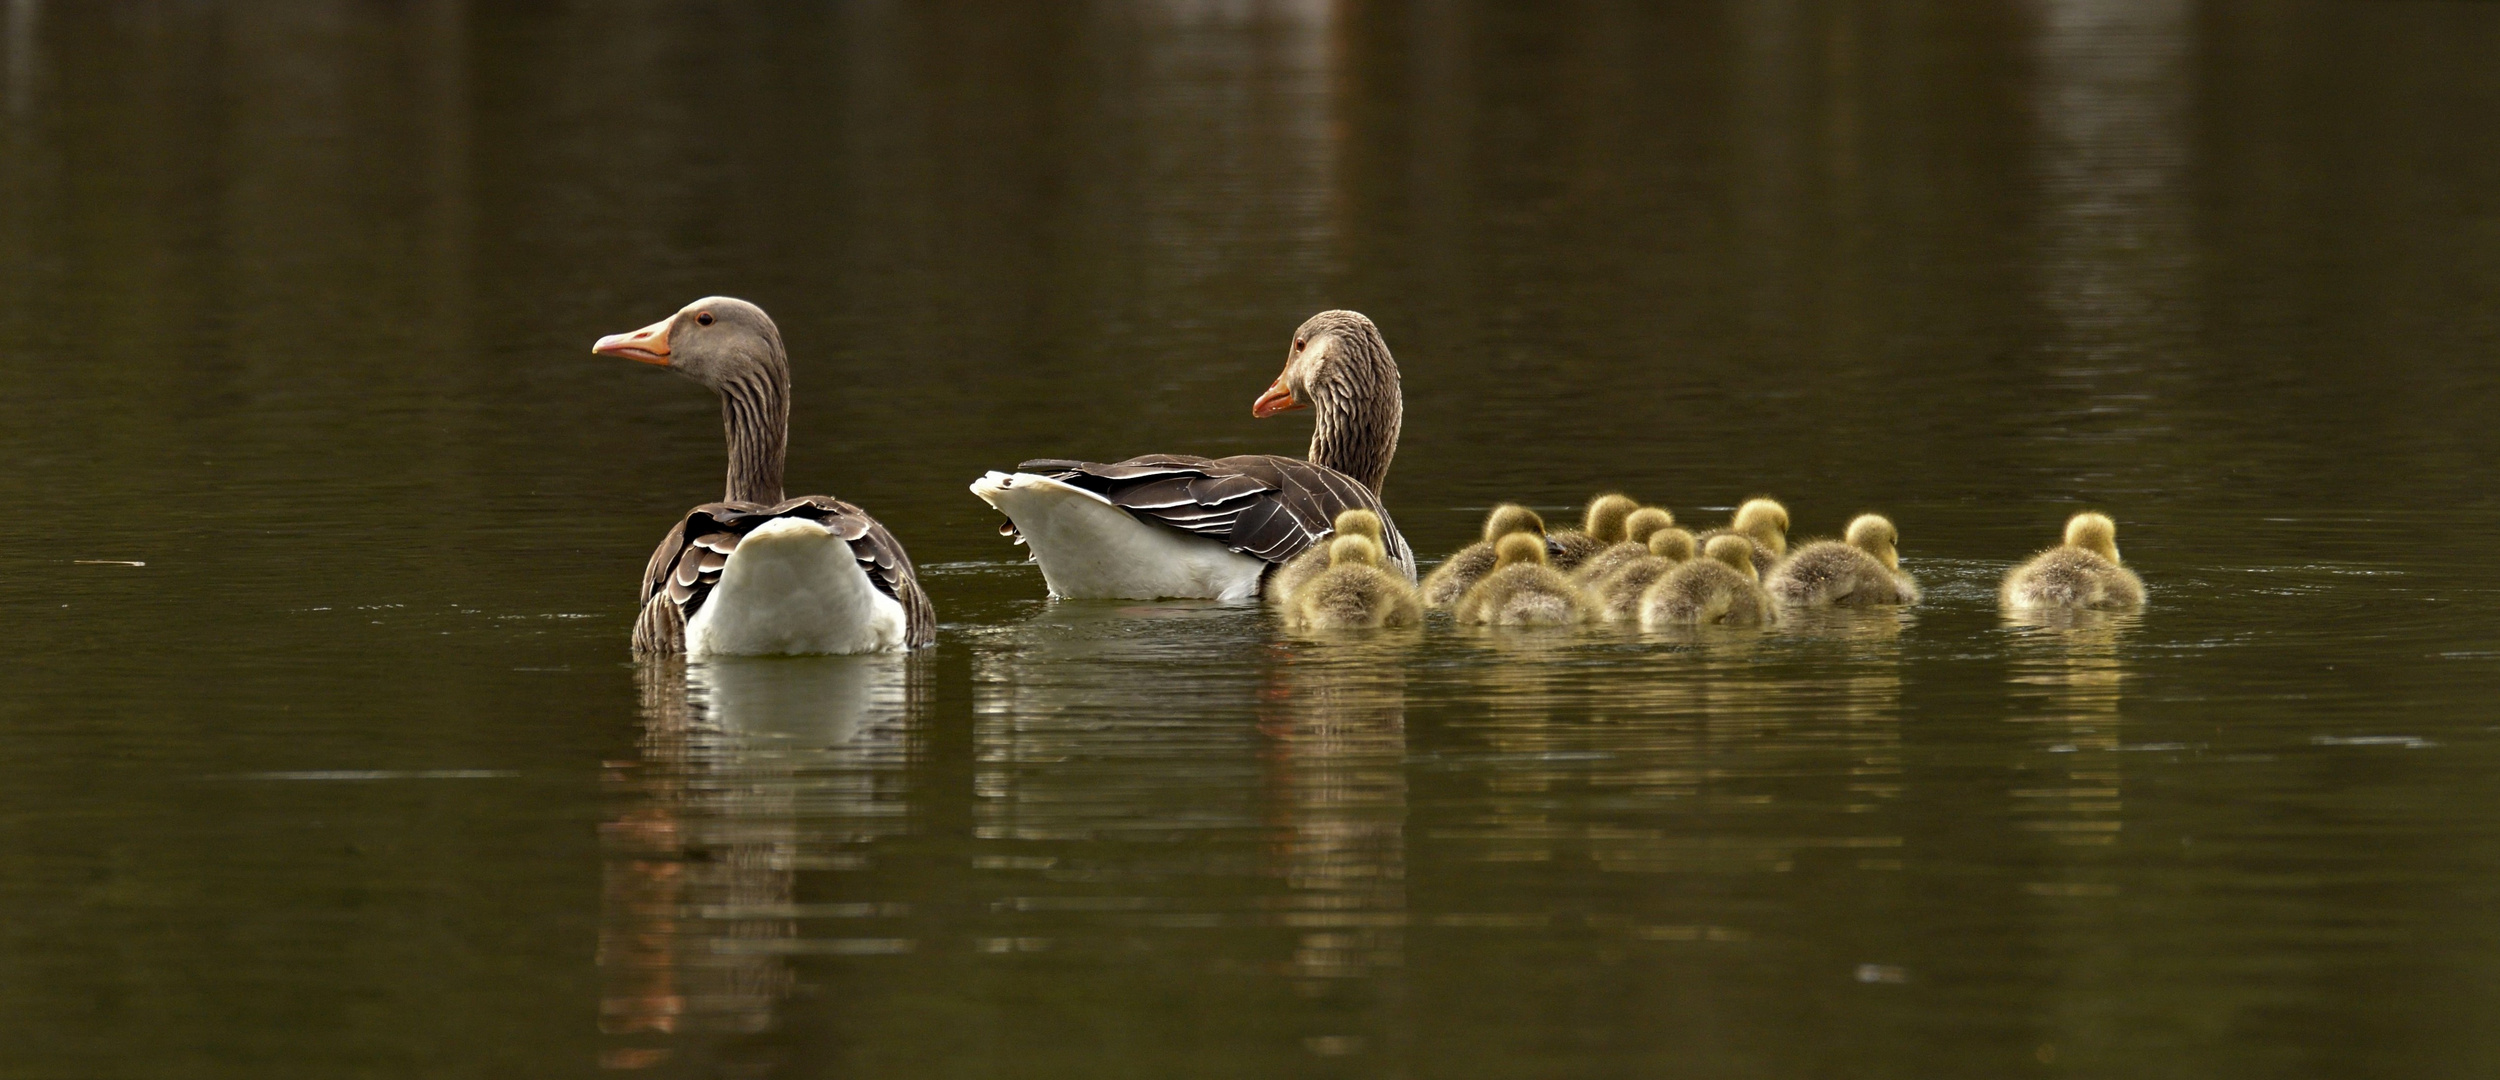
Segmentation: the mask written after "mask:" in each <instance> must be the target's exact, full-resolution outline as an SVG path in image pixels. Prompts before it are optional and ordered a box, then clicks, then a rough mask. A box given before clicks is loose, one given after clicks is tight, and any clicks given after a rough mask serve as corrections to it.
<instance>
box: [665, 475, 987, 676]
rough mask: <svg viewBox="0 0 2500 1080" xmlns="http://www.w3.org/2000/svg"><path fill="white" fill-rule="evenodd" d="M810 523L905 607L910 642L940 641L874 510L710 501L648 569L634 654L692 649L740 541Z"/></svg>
mask: <svg viewBox="0 0 2500 1080" xmlns="http://www.w3.org/2000/svg"><path fill="white" fill-rule="evenodd" d="M785 517H795V518H804V519H806V520H809V521H813V522H815V523H817V524H819V525H822V526H824V527H825V528H826V529H828V530H830V531H831V532H832V533H833V535H834V536H836V537H838V538H840V539H841V540H843V541H844V542H846V543H848V544H849V545H850V547H851V555H852V557H853V558H855V559H857V560H858V561H859V568H860V571H861V572H862V573H865V574H866V575H868V581H869V584H871V585H873V586H875V587H876V589H877V591H878V592H881V593H884V594H885V595H886V596H888V597H891V598H892V599H893V600H894V601H895V602H896V603H899V604H901V605H902V606H903V613H904V644H905V645H906V646H908V647H910V648H915V649H916V648H919V647H921V646H923V645H927V644H930V643H931V642H934V641H936V640H937V612H936V609H935V608H934V607H932V606H931V605H930V603H929V596H928V594H927V593H926V592H923V591H922V590H921V588H920V577H919V574H918V573H917V572H916V571H915V570H914V569H913V568H912V564H911V556H909V555H907V554H904V552H903V545H902V544H901V542H899V541H897V540H895V539H894V534H892V533H889V532H887V531H886V529H885V526H884V525H882V524H879V523H878V522H877V519H875V518H873V517H870V516H868V512H867V511H865V510H861V509H860V508H859V507H856V506H853V505H851V504H849V503H846V502H843V501H842V500H840V499H835V498H831V497H828V496H824V495H803V496H800V497H798V498H795V499H784V500H782V501H781V502H778V503H773V504H771V505H766V504H764V503H755V502H716V503H705V504H703V505H701V506H698V507H695V508H694V509H693V510H691V511H689V512H687V514H686V516H685V517H683V518H680V519H678V522H677V524H676V526H675V527H673V528H671V529H669V531H668V535H667V536H665V537H663V538H661V540H660V546H659V547H658V548H656V549H654V550H653V551H652V552H651V561H650V562H649V563H648V564H646V565H645V566H644V567H643V572H642V595H641V599H642V614H641V617H640V618H638V619H636V620H635V623H634V651H635V652H636V653H643V654H674V653H682V652H684V651H685V649H686V620H687V619H689V618H692V617H693V616H694V614H695V612H697V611H699V610H702V607H703V602H704V601H705V600H706V599H709V598H710V596H711V593H712V588H713V586H716V585H718V584H720V578H721V571H722V569H723V568H724V567H726V566H728V565H729V555H730V553H731V552H733V551H736V550H737V549H738V541H739V540H740V539H742V538H744V537H745V536H746V534H748V533H750V532H753V531H755V530H756V529H757V528H759V527H761V526H763V525H764V523H766V522H769V521H773V520H776V519H779V518H785Z"/></svg>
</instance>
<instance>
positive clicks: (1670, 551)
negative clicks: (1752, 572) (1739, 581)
mask: <svg viewBox="0 0 2500 1080" xmlns="http://www.w3.org/2000/svg"><path fill="white" fill-rule="evenodd" d="M1649 553H1650V554H1652V555H1655V556H1657V557H1659V558H1661V559H1665V560H1667V561H1669V562H1679V563H1681V562H1691V561H1693V534H1692V533H1691V532H1690V531H1688V530H1684V529H1678V528H1675V527H1674V526H1669V527H1667V528H1664V529H1660V530H1658V531H1657V532H1654V533H1651V534H1649ZM1752 561H1753V560H1751V559H1748V560H1746V562H1747V564H1748V565H1750V564H1751V563H1752Z"/></svg>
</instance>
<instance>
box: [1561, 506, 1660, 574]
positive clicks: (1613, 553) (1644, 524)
mask: <svg viewBox="0 0 2500 1080" xmlns="http://www.w3.org/2000/svg"><path fill="white" fill-rule="evenodd" d="M1674 524H1675V515H1674V514H1670V513H1668V512H1667V511H1666V510H1664V509H1662V508H1660V507H1655V506H1644V507H1642V508H1640V509H1638V510H1634V511H1632V513H1631V516H1629V517H1626V518H1624V519H1623V541H1622V542H1621V543H1616V544H1608V545H1606V548H1605V550H1603V551H1600V552H1598V553H1597V554H1595V555H1591V556H1589V557H1588V558H1586V559H1583V560H1581V562H1580V565H1578V566H1575V567H1573V568H1572V569H1571V580H1573V581H1576V582H1579V583H1580V586H1581V587H1582V588H1587V587H1588V586H1590V585H1593V584H1595V583H1597V582H1599V581H1601V580H1604V579H1605V578H1606V576H1607V575H1609V574H1612V573H1614V572H1615V571H1617V570H1620V569H1623V568H1624V567H1625V566H1626V565H1629V564H1630V563H1631V561H1632V560H1634V559H1638V558H1641V557H1643V556H1646V555H1648V554H1649V538H1650V536H1651V534H1653V533H1656V532H1657V531H1658V530H1660V529H1664V528H1668V527H1671V526H1673V525H1674Z"/></svg>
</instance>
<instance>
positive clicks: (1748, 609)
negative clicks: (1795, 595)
mask: <svg viewBox="0 0 2500 1080" xmlns="http://www.w3.org/2000/svg"><path fill="white" fill-rule="evenodd" d="M1753 554H1754V553H1753V547H1752V543H1751V542H1750V541H1748V540H1747V539H1746V538H1745V537H1742V536H1737V535H1734V534H1722V535H1720V536H1716V537H1713V538H1711V541H1710V543H1709V544H1708V545H1707V546H1705V547H1703V548H1702V557H1701V558H1698V559H1694V560H1693V561H1691V562H1688V563H1685V564H1683V565H1681V566H1678V567H1676V568H1675V569H1674V570H1671V571H1668V573H1667V576H1665V577H1663V578H1660V579H1658V583H1657V584H1655V585H1651V586H1650V587H1649V591H1648V592H1646V593H1643V594H1641V629H1643V630H1658V629H1663V628H1665V627H1669V626H1693V625H1700V624H1706V623H1718V624H1721V625H1724V626H1762V625H1766V624H1769V623H1772V622H1777V621H1778V620H1779V609H1778V608H1775V607H1773V606H1772V605H1771V594H1770V593H1767V592H1764V591H1763V590H1762V582H1761V579H1760V578H1758V577H1757V576H1755V572H1754V563H1753Z"/></svg>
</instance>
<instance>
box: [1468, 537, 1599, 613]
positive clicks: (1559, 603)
mask: <svg viewBox="0 0 2500 1080" xmlns="http://www.w3.org/2000/svg"><path fill="white" fill-rule="evenodd" d="M1493 556H1494V565H1493V572H1492V573H1490V574H1486V575H1485V576H1484V580H1482V581H1479V582H1477V583H1476V587H1475V588H1472V589H1469V590H1467V595H1466V596H1464V597H1461V598H1459V601H1458V610H1457V611H1455V612H1453V613H1452V614H1454V615H1456V616H1457V617H1458V621H1459V622H1461V623H1469V624H1476V625H1486V626H1570V625H1572V624H1575V623H1584V622H1587V621H1589V606H1588V599H1587V598H1586V597H1583V596H1581V595H1580V590H1579V589H1578V588H1577V587H1575V586H1573V585H1572V584H1571V579H1570V578H1567V577H1564V576H1563V575H1562V573H1561V572H1560V571H1558V570H1555V569H1554V568H1553V567H1551V566H1548V565H1546V564H1545V545H1544V544H1543V543H1541V542H1539V541H1538V539H1537V538H1536V537H1535V536H1532V535H1529V534H1527V533H1512V534H1510V535H1508V536H1505V537H1503V538H1501V539H1500V540H1499V541H1497V542H1495V543H1494V545H1493Z"/></svg>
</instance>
